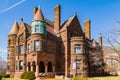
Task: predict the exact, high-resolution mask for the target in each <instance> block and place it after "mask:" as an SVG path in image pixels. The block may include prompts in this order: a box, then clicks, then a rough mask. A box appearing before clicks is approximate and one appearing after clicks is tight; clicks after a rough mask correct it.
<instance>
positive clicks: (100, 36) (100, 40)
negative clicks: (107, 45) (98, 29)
mask: <svg viewBox="0 0 120 80" xmlns="http://www.w3.org/2000/svg"><path fill="white" fill-rule="evenodd" d="M99 45H100V47H102V35H101V34H100V35H99Z"/></svg>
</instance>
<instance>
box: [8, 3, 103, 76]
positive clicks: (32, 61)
mask: <svg viewBox="0 0 120 80" xmlns="http://www.w3.org/2000/svg"><path fill="white" fill-rule="evenodd" d="M44 16H45V15H44V14H43V13H42V10H41V9H40V8H37V7H35V8H34V15H33V19H32V20H31V21H32V23H31V24H27V23H25V22H24V21H23V19H21V21H20V24H18V23H17V22H15V23H14V24H13V26H12V28H11V30H10V32H9V34H8V47H7V49H8V53H7V55H8V56H7V68H8V69H7V74H12V75H13V76H14V77H20V75H21V74H22V73H23V72H25V71H34V72H35V75H36V77H55V76H59V75H63V76H65V77H74V76H76V75H80V76H95V75H102V74H103V72H104V67H103V51H102V36H101V35H100V36H99V41H98V42H97V41H95V40H94V39H91V26H90V24H91V22H90V20H86V21H85V22H84V31H83V30H82V28H81V25H80V23H79V20H78V17H77V15H76V14H74V15H73V16H72V17H71V18H69V19H67V20H66V21H64V22H61V7H60V5H57V6H55V8H54V21H50V20H48V19H45V18H44Z"/></svg>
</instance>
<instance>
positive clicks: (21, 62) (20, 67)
mask: <svg viewBox="0 0 120 80" xmlns="http://www.w3.org/2000/svg"><path fill="white" fill-rule="evenodd" d="M19 69H20V70H22V69H23V60H20V64H19Z"/></svg>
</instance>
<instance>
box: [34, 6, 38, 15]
mask: <svg viewBox="0 0 120 80" xmlns="http://www.w3.org/2000/svg"><path fill="white" fill-rule="evenodd" d="M37 10H38V8H37V7H35V8H34V16H35V14H36V12H37Z"/></svg>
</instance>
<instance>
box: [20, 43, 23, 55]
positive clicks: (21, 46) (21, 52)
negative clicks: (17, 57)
mask: <svg viewBox="0 0 120 80" xmlns="http://www.w3.org/2000/svg"><path fill="white" fill-rule="evenodd" d="M20 54H23V45H20Z"/></svg>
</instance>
